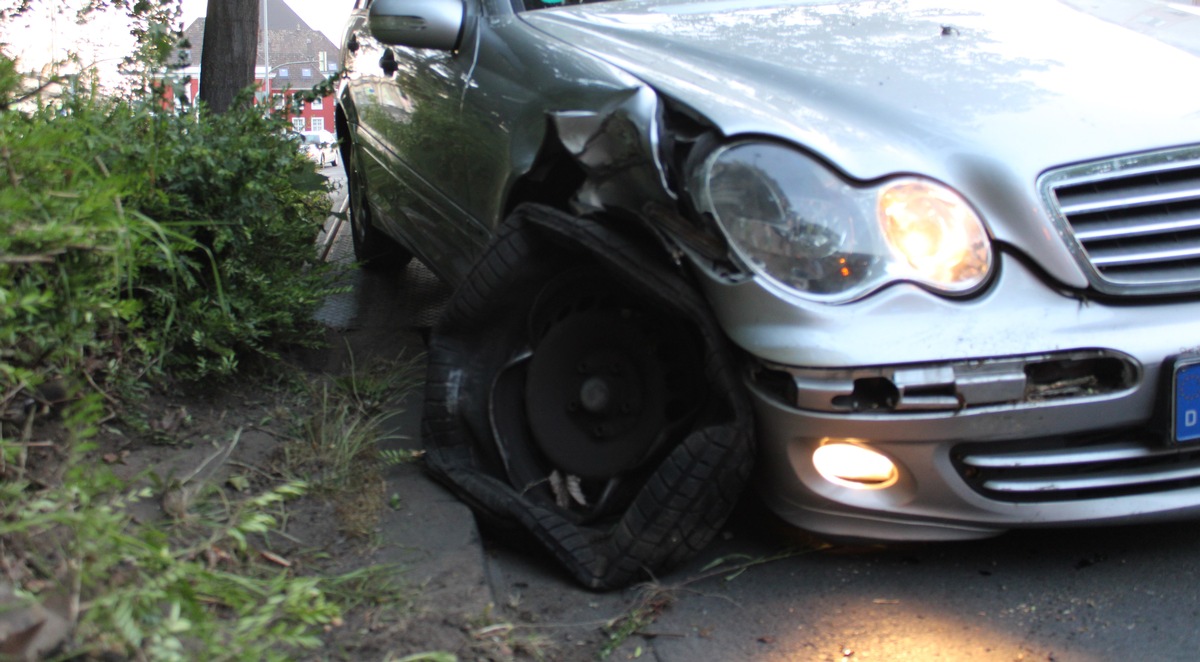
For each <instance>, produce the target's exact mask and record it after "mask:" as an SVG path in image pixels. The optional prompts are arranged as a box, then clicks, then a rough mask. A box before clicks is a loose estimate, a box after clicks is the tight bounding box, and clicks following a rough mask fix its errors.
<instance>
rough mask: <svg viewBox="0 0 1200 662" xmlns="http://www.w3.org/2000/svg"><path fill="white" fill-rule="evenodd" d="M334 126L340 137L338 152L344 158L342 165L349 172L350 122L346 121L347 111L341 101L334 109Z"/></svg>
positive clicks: (338, 137)
mask: <svg viewBox="0 0 1200 662" xmlns="http://www.w3.org/2000/svg"><path fill="white" fill-rule="evenodd" d="M333 126H334V132H335V134H336V135H337V139H338V154H339V157H340V158H341V160H342V167H343V168H345V169H346V172H349V171H350V123H349V122H347V121H346V113H345V111H343V110H342V104H340V103H339V104H337V106H336V107H335V108H334V109H333Z"/></svg>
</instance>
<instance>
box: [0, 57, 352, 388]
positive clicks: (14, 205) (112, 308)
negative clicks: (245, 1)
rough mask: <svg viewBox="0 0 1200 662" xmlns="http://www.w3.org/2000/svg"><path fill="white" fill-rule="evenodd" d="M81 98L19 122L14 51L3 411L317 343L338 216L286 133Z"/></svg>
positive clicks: (3, 188)
mask: <svg viewBox="0 0 1200 662" xmlns="http://www.w3.org/2000/svg"><path fill="white" fill-rule="evenodd" d="M74 87H75V90H74V91H73V92H71V93H70V94H66V93H64V94H62V96H61V97H60V99H59V100H58V101H56V102H54V103H48V102H41V103H35V102H34V101H31V100H26V101H25V103H24V105H26V106H30V107H29V108H26V109H21V105H22V104H21V103H19V101H20V99H21V97H22V95H23V94H24V88H23V83H22V77H21V76H19V75H17V74H16V67H15V65H14V63H13V61H12V60H11V59H9V58H7V57H5V56H3V55H2V54H0V411H2V410H3V406H2V405H6V404H8V403H9V402H10V401H11V400H12V399H13V398H14V397H16V394H18V393H20V392H22V391H25V392H34V391H33V389H35V387H38V386H39V385H42V384H45V383H48V382H51V383H56V382H62V384H63V385H64V386H65V387H66V388H67V389H68V390H69V389H71V388H75V387H78V386H79V385H80V383H81V381H82V380H81V379H80V377H86V378H88V379H90V380H91V381H93V382H98V381H100V380H102V379H104V378H110V379H111V378H112V377H114V376H120V375H137V374H142V373H144V372H145V371H147V370H161V369H169V370H170V371H171V372H172V373H173V374H176V375H181V376H184V377H188V378H201V377H207V376H212V375H227V374H230V373H232V372H234V371H235V370H236V369H237V366H238V364H239V361H242V360H245V359H247V358H251V357H261V356H270V355H272V354H273V353H274V352H275V350H276V349H277V348H279V347H281V346H283V345H287V344H293V343H312V342H315V340H316V339H317V338H318V331H319V330H318V328H317V326H316V325H315V324H314V323H313V322H312V321H311V314H312V312H313V311H314V310H315V308H316V306H317V305H318V304H319V303H320V301H321V299H322V298H323V297H324V296H325V295H326V294H328V293H329V291H330V290H329V282H330V280H329V278H328V277H327V274H326V273H325V268H324V266H323V265H321V264H318V263H317V260H316V259H315V249H314V246H313V239H314V237H315V236H316V234H317V232H318V230H319V229H320V224H321V223H322V222H323V220H324V218H325V215H326V214H327V213H328V209H329V207H328V204H329V202H328V196H327V192H326V185H325V180H324V179H323V178H322V177H320V176H319V175H318V174H317V173H316V172H315V170H314V167H313V165H312V164H311V162H309V161H307V160H306V159H304V158H303V157H302V156H301V155H300V154H299V153H298V151H297V149H296V145H295V144H294V143H293V142H291V141H290V140H288V139H287V138H286V135H287V128H288V125H287V124H286V122H285V121H284V120H283V119H281V118H276V117H271V116H264V114H263V113H262V111H261V109H257V108H254V107H252V106H250V105H249V104H241V105H239V106H237V107H236V108H235V109H232V110H230V111H229V112H227V113H224V114H221V115H213V114H209V113H206V112H204V111H203V110H202V109H201V110H200V111H198V112H197V111H195V110H193V111H192V112H187V113H176V112H173V111H171V110H170V108H169V106H168V104H166V103H164V101H163V98H164V97H163V95H162V94H161V93H160V92H155V91H149V92H146V93H143V94H140V95H134V96H130V97H127V98H105V97H103V96H101V95H98V94H96V93H95V91H94V89H89V88H87V87H86V86H85V87H84V88H83V89H82V90H81V89H79V87H80V86H79V84H78V81H75V85H74Z"/></svg>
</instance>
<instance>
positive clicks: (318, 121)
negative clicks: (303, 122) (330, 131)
mask: <svg viewBox="0 0 1200 662" xmlns="http://www.w3.org/2000/svg"><path fill="white" fill-rule="evenodd" d="M311 121H312V130H313V131H324V130H325V118H324V117H313V118H311Z"/></svg>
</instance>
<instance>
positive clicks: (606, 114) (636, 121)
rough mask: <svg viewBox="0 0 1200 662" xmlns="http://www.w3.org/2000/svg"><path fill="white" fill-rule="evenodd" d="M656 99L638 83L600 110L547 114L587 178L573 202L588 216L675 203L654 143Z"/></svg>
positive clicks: (657, 147) (579, 212) (638, 211)
mask: <svg viewBox="0 0 1200 662" xmlns="http://www.w3.org/2000/svg"><path fill="white" fill-rule="evenodd" d="M659 114H660V108H659V102H658V97H657V95H656V94H655V93H654V91H653V90H651V89H650V88H647V87H639V88H635V89H634V90H631V92H630V95H629V96H628V97H627V98H625V99H624V100H622V101H620V102H618V103H615V104H613V105H612V106H611V107H609V108H607V109H605V110H601V111H582V110H570V111H561V112H556V113H552V115H551V121H552V122H553V124H554V128H555V134H556V135H557V137H558V139H559V141H560V142H561V143H562V146H563V148H564V149H566V151H567V153H568V154H570V155H571V157H572V158H573V159H574V160H575V161H576V163H578V165H579V166H580V167H581V168H582V169H583V171H584V173H585V176H586V179H585V181H584V183H583V186H582V187H581V188H580V189H579V191H578V192H577V194H576V196H575V199H574V200H573V201H572V205H573V207H574V209H573V211H574V212H575V213H577V214H581V215H584V214H588V213H594V212H599V211H605V210H613V209H620V210H624V211H626V212H629V213H632V214H635V215H640V213H641V210H642V209H643V207H644V206H645V205H647V204H650V203H656V202H657V203H659V204H666V205H672V206H673V205H674V201H675V200H676V198H677V196H676V193H675V192H674V191H673V190H672V186H671V184H670V182H669V181H668V180H667V174H666V169H665V168H664V167H663V161H662V155H661V153H660V144H659Z"/></svg>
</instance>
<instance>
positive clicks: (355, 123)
mask: <svg viewBox="0 0 1200 662" xmlns="http://www.w3.org/2000/svg"><path fill="white" fill-rule="evenodd" d="M372 1H373V0H372ZM370 4H371V2H367V3H366V4H365V5H364V6H363V8H362V9H360V10H358V11H356V12H355V13H354V15H352V18H351V24H350V27H349V29H348V34H347V39H346V42H347V43H346V48H347V50H348V51H349V52H348V53H347V55H346V56H345V59H346V62H347V69H348V70H349V72H350V73H349V76H348V81H347V87H348V92H349V97H350V99H351V100H352V101H351V104H352V110H351V111H349V112H347V120H348V122H349V123H350V124H351V131H352V133H353V134H354V141H355V149H356V150H357V152H356V157H355V158H357V159H358V167H359V168H360V169H361V175H362V176H363V177H365V179H366V184H367V190H368V192H369V195H370V200H371V204H372V210H373V211H374V212H375V219H376V223H377V224H379V225H380V227H381V229H383V230H384V231H385V232H387V233H388V234H390V235H393V236H395V237H398V238H399V239H400V240H401V241H402V242H403V243H404V244H405V245H407V246H409V247H410V248H412V249H413V250H414V252H415V253H416V254H417V255H418V256H419V257H420V258H421V260H422V261H423V262H425V263H426V264H427V265H429V266H430V267H431V268H433V269H434V270H435V271H436V272H438V273H439V274H442V275H443V276H445V275H448V274H453V273H461V272H465V270H466V268H467V265H469V263H470V261H472V260H473V258H474V256H475V255H477V254H478V253H479V251H480V250H481V249H482V246H483V244H484V243H485V242H486V238H487V230H486V227H485V225H484V224H483V223H481V222H480V221H478V220H477V219H476V218H475V216H474V215H472V214H471V213H470V212H469V211H468V210H467V209H466V207H465V206H464V204H463V202H464V200H463V192H464V190H466V189H467V188H468V176H467V173H466V172H465V171H464V170H463V168H462V163H463V162H465V161H469V158H468V156H469V154H470V153H471V152H472V150H473V149H474V146H473V145H472V144H470V143H469V142H468V141H464V140H463V139H462V137H461V136H460V133H461V132H460V129H459V128H458V127H459V123H460V119H459V117H460V114H461V108H460V100H461V97H462V90H463V87H464V82H463V70H464V66H465V65H464V64H463V60H464V59H466V58H468V57H469V56H470V54H469V53H463V52H457V53H451V52H446V51H439V50H434V49H423V48H412V47H407V46H394V45H387V44H383V43H381V42H380V41H379V40H377V39H376V38H374V37H373V36H372V35H371V32H370V30H369V28H368V23H367V16H368V12H369V10H370Z"/></svg>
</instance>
